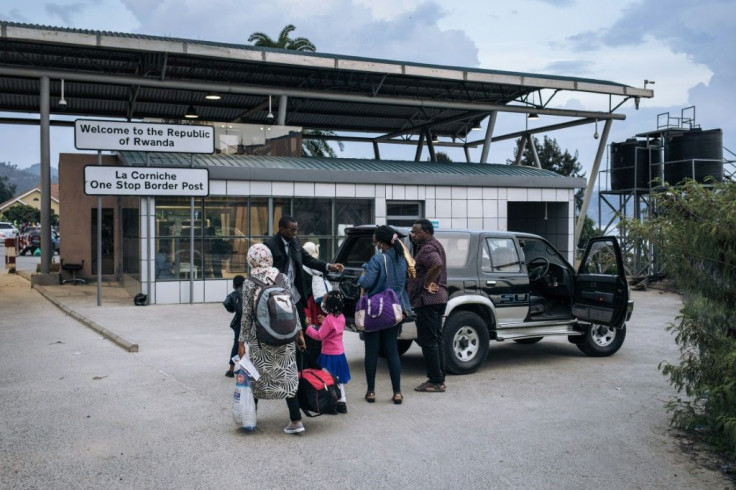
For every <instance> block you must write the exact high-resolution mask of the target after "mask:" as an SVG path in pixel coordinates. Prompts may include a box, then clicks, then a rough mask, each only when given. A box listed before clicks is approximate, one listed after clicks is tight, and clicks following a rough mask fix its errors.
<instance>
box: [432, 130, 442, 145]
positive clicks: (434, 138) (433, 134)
mask: <svg viewBox="0 0 736 490" xmlns="http://www.w3.org/2000/svg"><path fill="white" fill-rule="evenodd" d="M439 142H440V139H439V138H438V137H437V133H432V143H433V144H437V143H439Z"/></svg>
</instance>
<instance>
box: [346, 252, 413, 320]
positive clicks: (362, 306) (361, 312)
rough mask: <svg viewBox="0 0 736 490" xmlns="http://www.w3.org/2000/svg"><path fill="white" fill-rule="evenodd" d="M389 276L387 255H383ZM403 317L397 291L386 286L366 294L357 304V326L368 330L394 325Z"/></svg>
mask: <svg viewBox="0 0 736 490" xmlns="http://www.w3.org/2000/svg"><path fill="white" fill-rule="evenodd" d="M383 264H384V267H386V276H387V278H388V266H387V264H386V257H385V256H384V257H383ZM402 319H403V309H402V308H401V302H400V301H399V297H398V296H397V295H396V292H395V291H394V290H393V289H391V288H386V289H385V290H384V291H381V292H380V293H376V294H374V295H373V296H370V297H369V296H368V295H367V294H364V295H362V296H361V297H360V299H359V300H358V304H356V305H355V327H356V328H357V329H358V330H365V331H366V332H376V331H378V330H383V329H384V328H389V327H393V326H394V325H396V324H398V323H399V322H400V321H401V320H402Z"/></svg>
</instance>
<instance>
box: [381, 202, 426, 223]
mask: <svg viewBox="0 0 736 490" xmlns="http://www.w3.org/2000/svg"><path fill="white" fill-rule="evenodd" d="M420 214H421V210H420V206H419V203H418V202H411V201H409V202H401V201H387V202H386V216H415V217H416V218H417V219H419V216H420Z"/></svg>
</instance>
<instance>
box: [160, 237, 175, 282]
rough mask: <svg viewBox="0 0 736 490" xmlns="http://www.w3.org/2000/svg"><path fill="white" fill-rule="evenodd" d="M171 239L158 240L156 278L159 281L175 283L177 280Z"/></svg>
mask: <svg viewBox="0 0 736 490" xmlns="http://www.w3.org/2000/svg"><path fill="white" fill-rule="evenodd" d="M171 241H172V240H171V239H166V238H164V239H161V238H159V239H158V240H156V256H155V262H154V277H155V278H156V280H157V281H173V280H175V279H177V277H176V276H175V275H174V270H173V265H174V253H173V251H172V250H171V248H170V246H169V245H170V243H171Z"/></svg>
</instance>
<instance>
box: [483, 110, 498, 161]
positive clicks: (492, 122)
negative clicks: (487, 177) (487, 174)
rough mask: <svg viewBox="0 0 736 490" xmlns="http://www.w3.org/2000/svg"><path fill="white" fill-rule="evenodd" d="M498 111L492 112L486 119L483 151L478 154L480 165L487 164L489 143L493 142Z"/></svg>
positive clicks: (489, 149)
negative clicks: (486, 125)
mask: <svg viewBox="0 0 736 490" xmlns="http://www.w3.org/2000/svg"><path fill="white" fill-rule="evenodd" d="M497 115H498V111H493V112H491V114H490V115H489V117H488V127H487V128H486V139H485V141H483V151H482V152H481V154H480V163H488V153H490V151H491V142H492V141H493V129H494V128H495V127H496V116H497Z"/></svg>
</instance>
